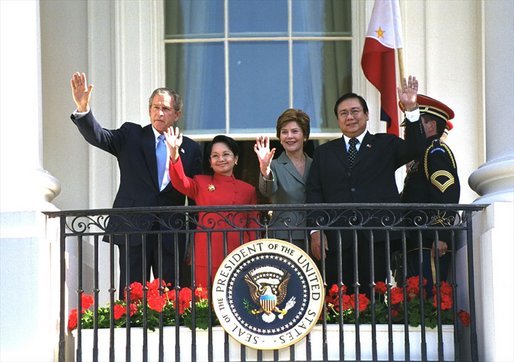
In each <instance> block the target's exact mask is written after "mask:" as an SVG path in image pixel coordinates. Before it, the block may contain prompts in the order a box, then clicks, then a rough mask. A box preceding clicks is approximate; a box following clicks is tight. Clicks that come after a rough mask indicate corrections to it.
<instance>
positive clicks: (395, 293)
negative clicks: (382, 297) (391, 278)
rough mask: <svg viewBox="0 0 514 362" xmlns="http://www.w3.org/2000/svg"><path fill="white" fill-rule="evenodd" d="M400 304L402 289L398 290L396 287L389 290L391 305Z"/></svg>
mask: <svg viewBox="0 0 514 362" xmlns="http://www.w3.org/2000/svg"><path fill="white" fill-rule="evenodd" d="M402 302H403V290H402V288H398V287H394V288H391V305H396V304H400V303H402Z"/></svg>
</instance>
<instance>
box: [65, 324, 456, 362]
mask: <svg viewBox="0 0 514 362" xmlns="http://www.w3.org/2000/svg"><path fill="white" fill-rule="evenodd" d="M442 330H443V346H444V360H445V361H450V360H454V343H453V325H443V326H442ZM392 331H393V354H394V359H395V360H405V359H406V356H405V348H404V342H405V335H404V328H403V325H393V326H392ZM179 333H180V336H179V337H180V361H191V360H192V358H191V357H192V355H191V349H192V331H191V330H190V329H189V328H187V327H180V332H179ZM72 335H73V338H74V343H75V350H76V349H77V338H76V335H77V331H76V330H75V331H73V333H72ZM212 338H213V352H212V353H213V360H214V361H225V356H224V350H225V338H228V342H229V353H230V356H229V360H230V361H237V360H241V359H242V358H241V345H240V344H239V343H238V342H237V341H235V340H234V339H232V338H231V337H228V336H227V337H226V336H225V333H224V331H223V329H222V328H221V327H214V328H213V336H212ZM376 338H377V353H378V356H377V357H378V360H388V359H389V353H388V346H389V340H388V326H387V325H377V333H376ZM437 338H438V337H437V330H435V329H428V328H427V329H426V343H427V359H428V360H429V361H432V360H437V359H438V346H437ZM310 339H311V359H312V360H323V345H322V341H323V336H322V327H321V325H316V326H315V327H314V328H313V330H312V331H311V333H310ZM125 341H126V330H125V329H123V328H117V329H115V331H114V353H115V357H116V360H117V361H121V360H125V359H126V358H125V357H126V351H125ZM163 341H164V343H163V344H164V359H163V360H164V361H175V342H176V339H175V327H165V328H164V329H163ZM409 341H410V359H411V360H421V359H422V358H421V350H422V349H421V328H419V327H417V328H413V327H410V328H409ZM360 343H361V348H360V350H361V356H360V359H361V360H372V338H371V325H361V326H360ZM327 344H328V351H327V352H328V360H329V361H339V350H340V345H339V327H338V326H337V325H333V324H330V325H327ZM142 346H143V330H142V329H141V328H131V349H130V351H131V356H130V357H131V361H142V360H143V355H142ZM196 346H197V348H196V360H197V361H208V332H207V331H204V330H197V332H196ZM306 347H307V341H306V339H303V340H301V341H300V342H298V343H297V344H296V345H295V347H294V349H295V352H294V356H295V359H296V360H306V359H307V348H306ZM278 354H279V357H278V358H279V360H281V361H290V360H291V359H292V358H291V355H290V348H284V349H282V350H280V351H279V353H278ZM245 357H246V360H247V361H256V360H258V355H257V351H256V350H254V349H251V348H246V351H245ZM273 359H274V353H273V351H263V352H262V360H264V361H270V360H273ZM344 359H345V360H355V359H356V353H355V326H354V325H346V326H344ZM92 360H93V330H90V329H86V330H82V361H92ZM98 360H99V361H108V360H109V329H99V330H98ZM158 360H159V332H158V331H154V332H151V331H148V361H158Z"/></svg>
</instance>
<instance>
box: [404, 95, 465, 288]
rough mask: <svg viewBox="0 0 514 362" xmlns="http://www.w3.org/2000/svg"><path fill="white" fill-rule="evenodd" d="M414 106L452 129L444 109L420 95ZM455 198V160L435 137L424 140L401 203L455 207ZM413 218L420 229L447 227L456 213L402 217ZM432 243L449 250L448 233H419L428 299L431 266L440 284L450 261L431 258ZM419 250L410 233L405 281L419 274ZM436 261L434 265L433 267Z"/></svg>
mask: <svg viewBox="0 0 514 362" xmlns="http://www.w3.org/2000/svg"><path fill="white" fill-rule="evenodd" d="M418 103H420V106H419V107H420V114H421V116H423V115H424V114H431V115H435V116H437V117H439V118H440V119H441V120H442V121H445V122H446V129H447V130H450V129H451V128H453V125H452V124H451V122H450V119H452V118H453V111H452V110H451V109H450V108H448V107H447V106H446V105H444V104H443V103H441V102H439V101H436V100H434V99H432V98H429V97H426V96H423V95H418ZM407 137H408V135H407ZM459 197H460V182H459V176H458V173H457V163H456V161H455V156H454V155H453V152H452V151H451V149H450V148H449V147H448V145H446V144H445V143H444V142H443V141H442V140H441V139H440V138H439V136H438V135H434V136H431V137H429V138H427V140H426V149H425V152H424V153H423V156H422V158H421V159H418V160H414V161H411V162H410V163H409V164H407V176H406V178H405V182H404V188H403V191H402V194H401V200H402V202H405V203H431V204H457V203H458V202H459ZM416 216H418V217H421V220H423V221H421V223H422V224H424V225H433V226H449V225H452V224H453V223H454V221H455V217H456V213H455V212H453V211H450V210H429V211H425V212H423V211H418V212H416V211H410V212H409V213H407V214H406V219H407V220H410V223H411V224H412V223H414V218H415V217H416ZM429 229H430V228H429ZM436 237H437V239H436ZM435 240H441V241H445V242H446V243H447V245H448V249H450V248H451V245H452V233H451V231H445V230H441V229H439V230H438V231H437V234H436V232H435V230H434V229H432V230H426V231H424V232H423V233H422V240H421V246H422V249H423V253H422V254H423V263H422V265H421V270H422V274H423V277H424V278H426V279H427V286H426V290H427V293H428V295H431V292H432V285H433V276H434V275H435V270H434V267H433V265H436V264H437V265H438V272H439V273H438V274H439V277H440V280H446V279H447V276H448V269H449V265H450V261H451V254H449V253H448V252H447V253H446V254H445V255H443V256H441V257H439V258H438V259H437V260H435V259H433V258H432V253H431V251H432V245H433V243H434V241H435ZM419 247H420V240H419V237H418V233H417V231H413V232H412V233H410V234H408V238H407V277H409V276H417V275H419V274H420V264H419ZM448 251H450V250H448ZM435 254H437V253H435ZM437 261H438V263H436V262H437Z"/></svg>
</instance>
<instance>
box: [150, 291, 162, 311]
mask: <svg viewBox="0 0 514 362" xmlns="http://www.w3.org/2000/svg"><path fill="white" fill-rule="evenodd" d="M165 305H166V295H164V294H163V295H159V294H157V295H155V294H152V295H148V307H149V308H150V309H153V310H154V311H156V312H162V310H163V308H164V306H165Z"/></svg>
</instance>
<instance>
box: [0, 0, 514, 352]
mask: <svg viewBox="0 0 514 362" xmlns="http://www.w3.org/2000/svg"><path fill="white" fill-rule="evenodd" d="M400 6H401V11H402V17H403V31H404V34H403V35H404V52H405V53H404V62H405V70H406V74H413V75H416V76H417V78H418V79H419V80H420V87H421V89H420V93H423V94H427V95H430V96H432V97H434V98H437V99H440V100H442V101H443V102H445V103H447V104H448V105H450V106H451V107H452V108H453V110H454V111H455V114H456V117H455V120H454V125H455V128H454V129H453V130H452V131H451V133H450V135H449V138H448V140H447V142H448V144H449V145H450V147H451V148H452V150H453V151H454V153H455V156H456V159H457V162H458V165H459V176H460V180H461V187H462V194H461V203H473V202H476V203H484V204H490V206H488V207H487V208H486V210H485V211H484V212H481V213H478V214H477V215H476V216H475V220H474V226H475V230H474V238H475V240H474V243H475V246H474V250H475V256H476V261H475V286H476V292H477V295H476V301H477V310H476V313H477V316H476V317H477V323H478V325H477V329H478V337H479V338H478V339H479V346H478V348H479V353H480V357H481V360H484V361H511V360H514V351H513V347H512V343H511V341H512V339H513V337H514V332H513V330H514V327H513V326H514V314H513V309H514V308H513V305H512V301H513V300H514V295H513V291H512V288H510V281H509V282H507V285H505V282H504V281H505V280H506V279H507V280H510V277H511V276H512V275H514V269H513V264H514V263H512V258H513V257H514V249H513V243H514V231H513V222H512V220H513V219H514V210H513V205H514V102H513V98H514V20H513V19H514V2H512V1H510V0H476V1H474V0H452V1H443V0H400ZM372 7H373V1H371V0H366V1H357V0H353V1H352V14H351V16H352V21H353V27H352V29H353V39H354V41H353V42H352V53H353V54H354V56H353V57H352V60H351V63H352V79H353V88H354V89H353V90H354V91H355V92H356V93H359V94H361V95H363V96H364V97H365V98H366V99H367V100H368V105H369V107H370V110H377V109H378V108H379V106H378V100H379V96H378V93H377V91H376V90H375V89H374V88H373V86H372V85H371V84H370V83H369V82H367V80H366V79H365V78H364V76H363V74H362V71H361V68H360V55H361V51H362V45H363V42H364V35H365V32H366V27H367V22H368V20H369V17H370V14H371V9H372ZM162 9H163V3H162V1H160V0H139V1H137V0H129V1H115V2H110V1H99V0H76V1H67V0H40V1H37V0H26V1H15V0H2V1H0V82H1V86H0V127H1V132H0V138H1V143H0V161H1V163H0V168H1V171H0V188H1V190H0V206H1V208H0V360H2V361H3V360H6V361H11V360H13V361H14V360H19V361H27V360H33V361H40V360H45V361H51V360H53V359H54V358H55V354H56V350H57V348H58V345H57V342H58V329H57V320H56V317H57V316H58V310H59V305H58V284H59V280H58V273H56V271H57V270H58V264H59V259H58V248H59V245H58V238H57V235H58V225H55V223H52V220H48V219H46V218H45V216H44V214H43V213H42V211H48V210H56V209H61V210H77V209H96V208H109V207H110V206H111V204H112V200H113V199H114V195H115V192H116V190H117V186H118V170H117V164H116V160H115V159H114V158H113V157H111V156H110V155H107V154H105V153H104V152H102V151H100V150H98V149H94V148H92V147H90V146H89V145H88V144H87V143H86V142H85V141H84V139H83V138H82V137H81V135H80V134H79V133H78V132H77V129H76V127H75V126H74V125H73V123H72V122H71V120H70V119H69V115H70V113H71V112H72V111H73V107H74V104H73V101H72V98H71V91H70V87H69V81H70V77H71V75H72V73H73V72H75V71H81V72H85V73H87V75H88V77H89V79H90V80H92V82H94V84H95V89H94V95H93V101H92V107H93V108H94V111H95V115H97V116H98V118H99V119H102V125H103V126H104V127H106V128H117V127H118V126H120V125H121V124H122V123H123V122H124V121H127V120H131V121H135V122H141V123H142V124H146V123H147V122H148V108H147V99H148V96H149V94H150V93H151V91H152V90H153V89H154V88H157V87H159V86H162V85H163V82H164V79H165V74H164V73H165V70H164V68H165V64H164V49H163V46H162V39H161V37H162V30H161V28H162V27H163V22H164V19H163V16H162V12H163V11H162ZM185 101H186V102H194V101H195V100H192V99H186V100H185ZM334 101H335V99H334ZM377 113H378V112H377ZM370 129H371V131H373V132H379V131H383V129H384V125H383V124H381V122H379V121H378V120H377V116H376V114H375V115H373V111H372V112H370ZM321 137H322V136H321V135H320V137H319V138H321ZM249 138H251V137H249ZM20 148H22V151H19V150H20ZM256 171H257V170H256ZM400 187H401V186H400ZM71 257H72V256H70V258H71ZM27 342H30V343H29V344H30V345H31V347H30V348H27V344H28V343H27Z"/></svg>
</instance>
